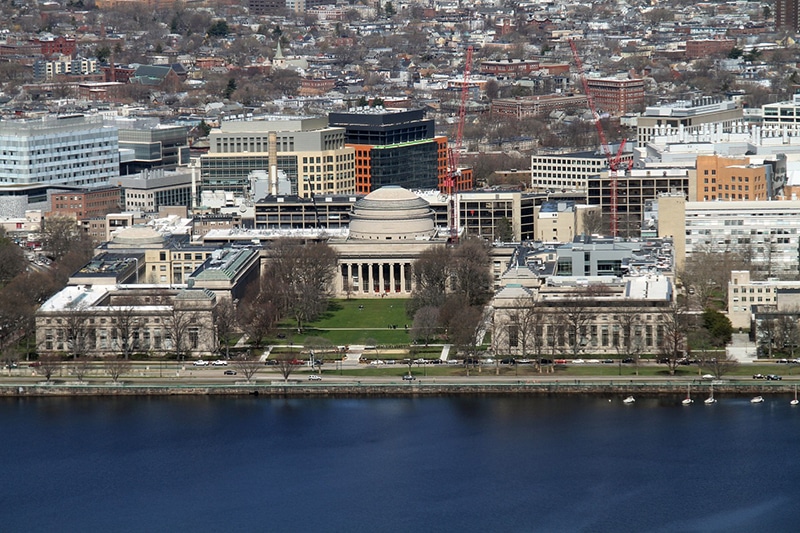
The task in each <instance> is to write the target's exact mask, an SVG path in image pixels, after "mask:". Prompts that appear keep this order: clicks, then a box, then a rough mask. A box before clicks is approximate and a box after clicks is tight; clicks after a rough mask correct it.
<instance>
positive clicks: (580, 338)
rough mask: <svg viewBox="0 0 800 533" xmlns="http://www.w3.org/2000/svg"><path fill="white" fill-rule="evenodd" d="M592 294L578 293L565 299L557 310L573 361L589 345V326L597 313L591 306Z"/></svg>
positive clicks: (587, 292) (587, 291)
mask: <svg viewBox="0 0 800 533" xmlns="http://www.w3.org/2000/svg"><path fill="white" fill-rule="evenodd" d="M592 300H593V292H592V291H590V290H588V289H587V290H584V291H578V292H576V293H574V295H572V296H570V297H568V298H565V299H564V300H563V301H562V303H561V305H560V306H559V308H558V311H557V313H556V314H557V316H558V323H559V324H561V325H562V326H563V327H564V332H565V333H566V341H567V343H568V346H569V348H570V355H571V356H572V358H573V359H577V358H578V354H580V353H581V352H582V351H583V350H584V349H585V348H586V346H587V345H588V344H589V340H590V339H589V326H590V325H591V324H593V323H594V319H595V317H596V316H597V312H596V311H595V309H594V306H593V302H592Z"/></svg>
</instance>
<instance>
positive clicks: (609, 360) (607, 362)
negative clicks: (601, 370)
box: [603, 359, 614, 365]
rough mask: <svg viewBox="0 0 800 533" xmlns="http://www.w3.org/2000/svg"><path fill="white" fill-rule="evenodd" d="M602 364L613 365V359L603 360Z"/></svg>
mask: <svg viewBox="0 0 800 533" xmlns="http://www.w3.org/2000/svg"><path fill="white" fill-rule="evenodd" d="M603 363H604V364H607V365H612V364H614V360H613V359H603Z"/></svg>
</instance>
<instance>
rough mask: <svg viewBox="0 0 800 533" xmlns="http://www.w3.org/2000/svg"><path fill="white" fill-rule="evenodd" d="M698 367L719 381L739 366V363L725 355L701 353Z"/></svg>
mask: <svg viewBox="0 0 800 533" xmlns="http://www.w3.org/2000/svg"><path fill="white" fill-rule="evenodd" d="M697 359H698V365H699V366H700V368H701V369H702V370H703V371H706V372H709V373H711V374H714V377H715V378H717V379H720V378H721V377H722V376H724V375H725V374H729V373H730V372H732V371H733V370H735V369H736V368H737V367H738V366H739V361H737V360H736V359H733V358H732V357H730V356H728V354H726V353H724V352H723V353H715V352H701V354H700V356H699V357H698V358H697Z"/></svg>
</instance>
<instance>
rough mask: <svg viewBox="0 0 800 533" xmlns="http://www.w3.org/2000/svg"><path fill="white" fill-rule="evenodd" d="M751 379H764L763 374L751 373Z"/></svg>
mask: <svg viewBox="0 0 800 533" xmlns="http://www.w3.org/2000/svg"><path fill="white" fill-rule="evenodd" d="M753 379H764V374H753Z"/></svg>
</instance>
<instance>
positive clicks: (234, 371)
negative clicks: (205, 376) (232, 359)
mask: <svg viewBox="0 0 800 533" xmlns="http://www.w3.org/2000/svg"><path fill="white" fill-rule="evenodd" d="M223 374H225V375H226V376H235V375H236V370H226V371H225V372H223Z"/></svg>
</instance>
